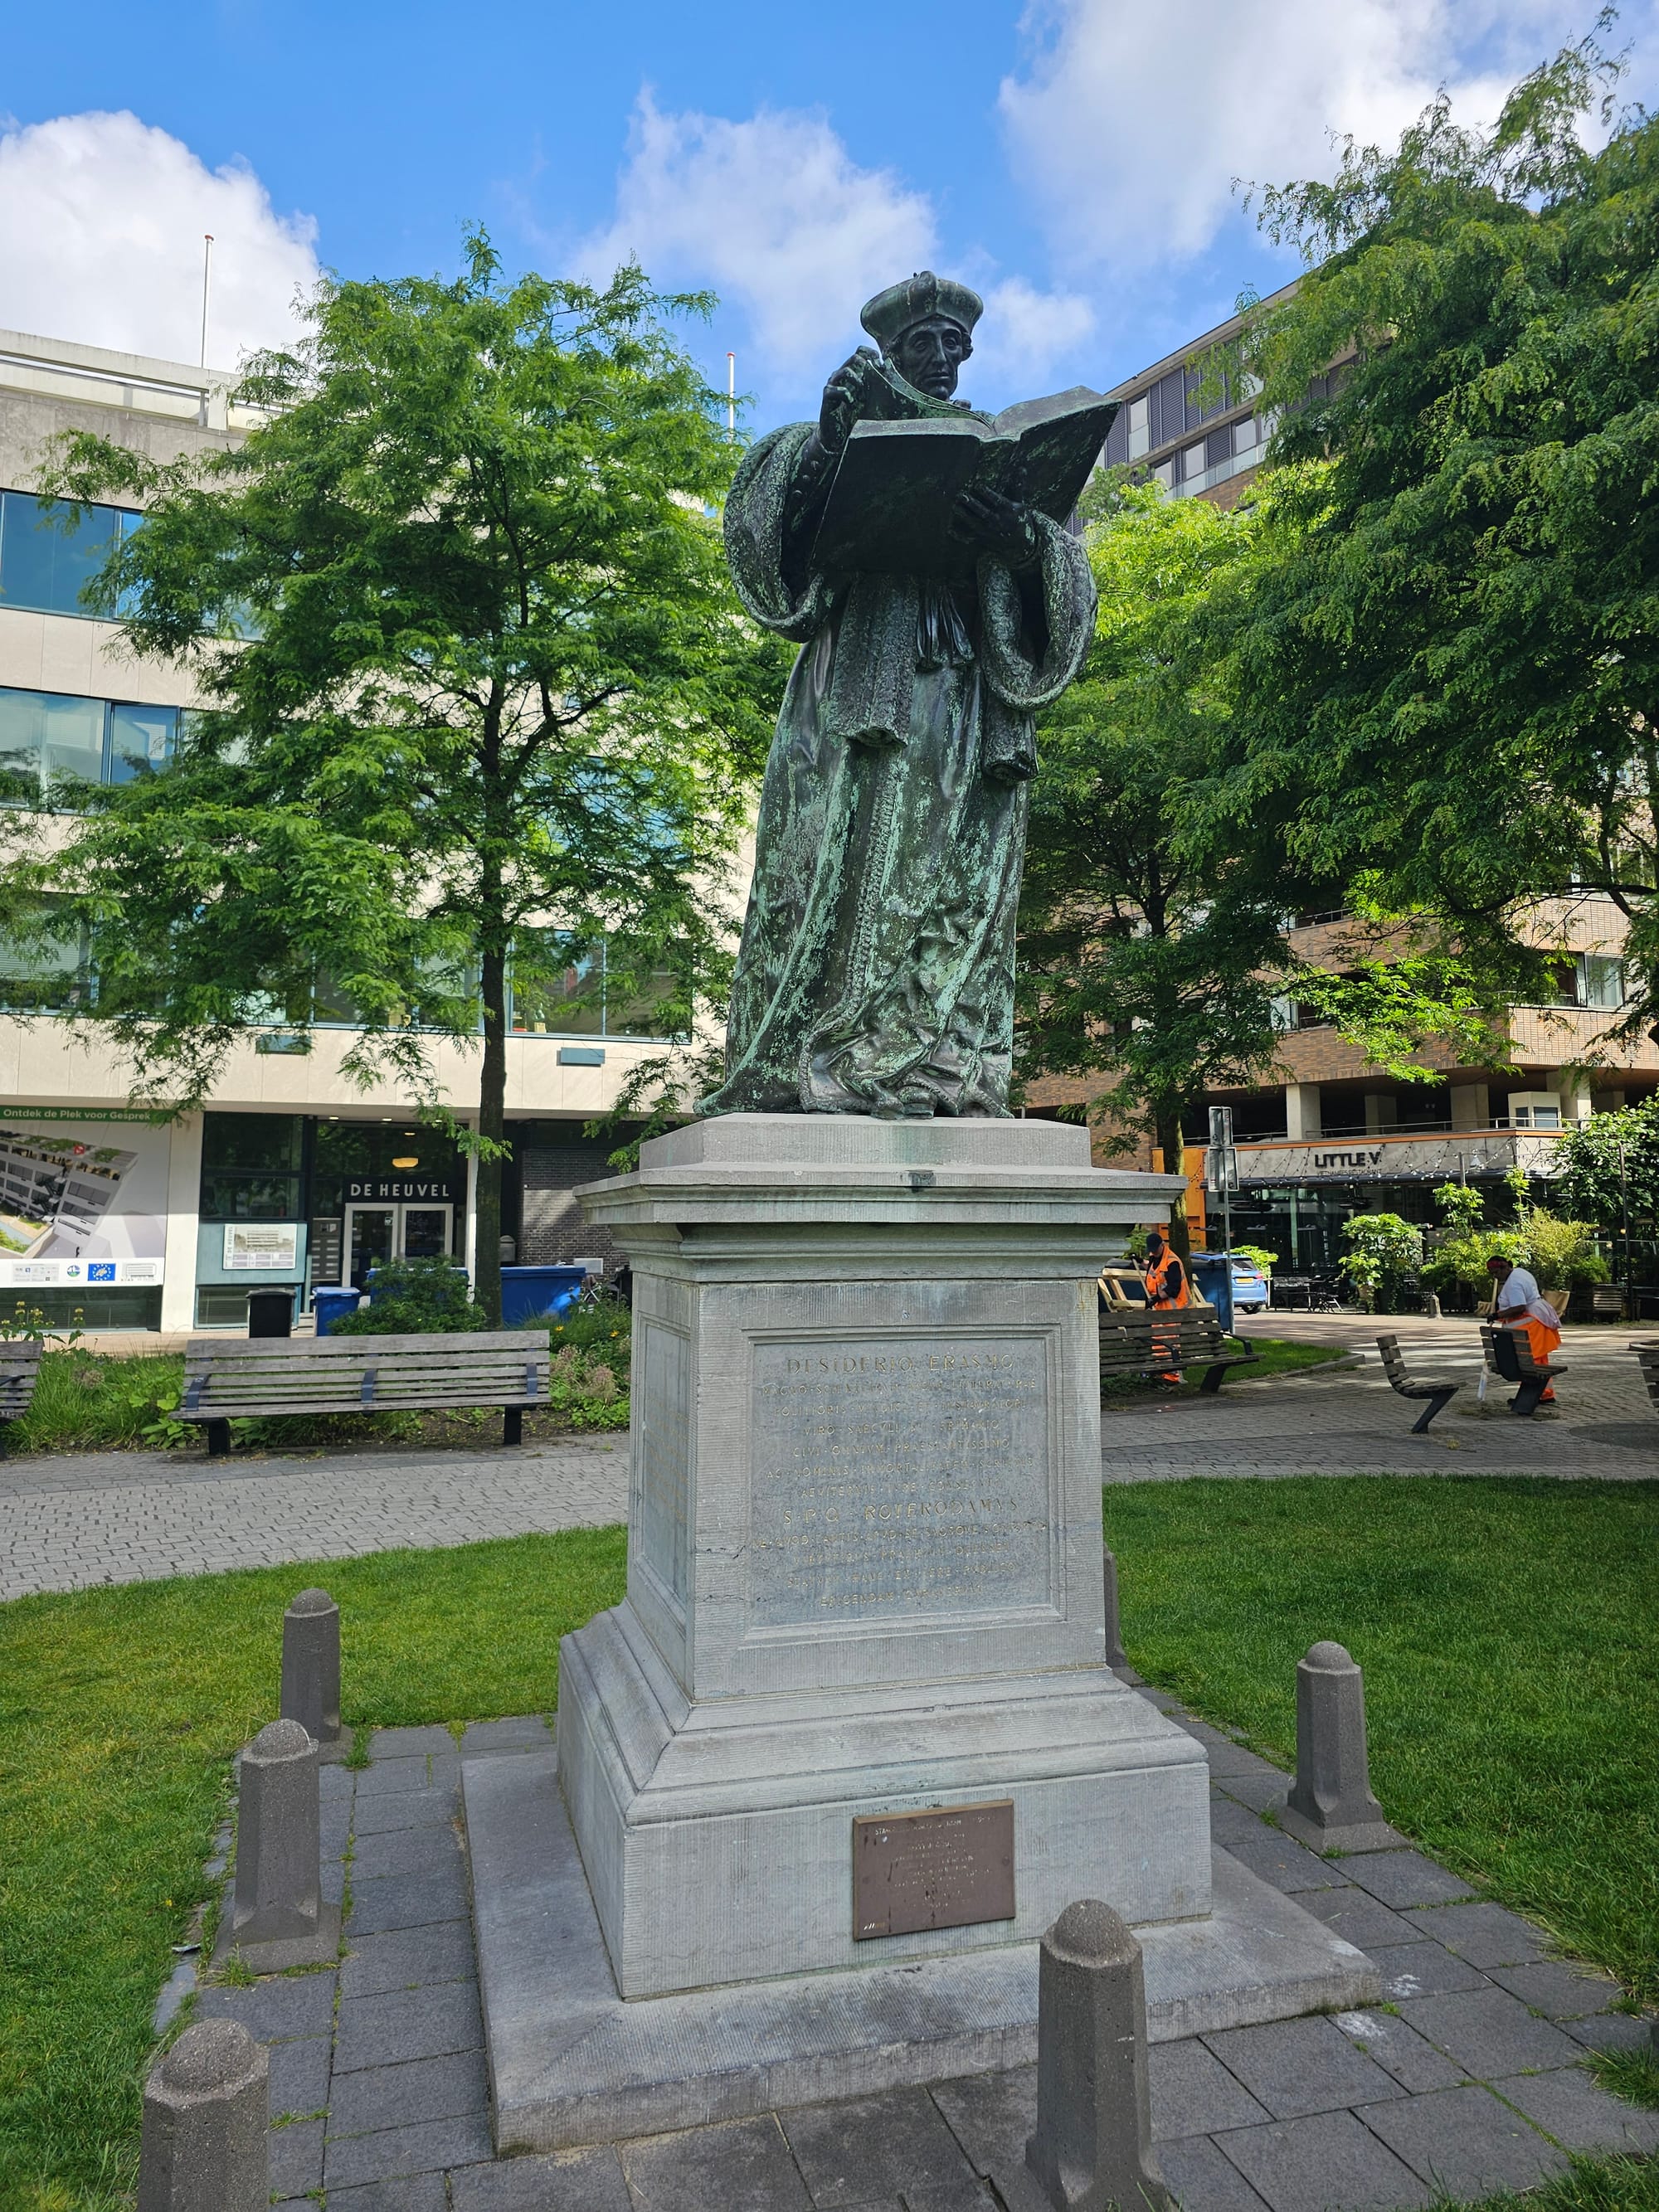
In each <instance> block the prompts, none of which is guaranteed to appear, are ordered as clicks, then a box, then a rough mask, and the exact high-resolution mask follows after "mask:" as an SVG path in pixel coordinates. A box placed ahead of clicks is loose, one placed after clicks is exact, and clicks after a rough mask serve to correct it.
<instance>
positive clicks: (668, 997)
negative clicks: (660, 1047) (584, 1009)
mask: <svg viewBox="0 0 1659 2212" xmlns="http://www.w3.org/2000/svg"><path fill="white" fill-rule="evenodd" d="M629 988H631V989H632V992H633V995H632V996H631V997H629V996H624V995H623V993H622V992H620V991H608V992H607V994H606V1000H605V1035H606V1036H630V1037H672V1036H680V1035H681V1034H682V1033H683V1030H684V1024H683V1023H678V1022H676V1020H675V1018H674V1016H673V1013H672V1012H671V1011H670V1010H671V1009H672V1008H675V1007H677V1006H680V1005H681V1003H682V1001H683V1000H684V988H683V986H682V984H681V982H680V979H679V977H678V975H675V973H674V971H673V969H671V968H651V969H647V970H646V972H645V974H644V975H642V976H635V977H630V978H629Z"/></svg>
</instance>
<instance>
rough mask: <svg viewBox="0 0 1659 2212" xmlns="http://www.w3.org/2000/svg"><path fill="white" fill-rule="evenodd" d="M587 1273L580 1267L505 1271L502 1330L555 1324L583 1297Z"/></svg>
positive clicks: (503, 1279) (502, 1294)
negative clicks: (584, 1280) (522, 1325)
mask: <svg viewBox="0 0 1659 2212" xmlns="http://www.w3.org/2000/svg"><path fill="white" fill-rule="evenodd" d="M585 1272H586V1271H585V1270H584V1269H582V1268H580V1267H503V1268H502V1269H501V1326H502V1328H519V1327H520V1325H521V1323H523V1322H532V1321H548V1320H556V1319H557V1318H558V1316H560V1315H561V1314H562V1313H568V1312H569V1310H570V1309H571V1307H572V1306H574V1304H575V1303H576V1300H577V1297H579V1296H580V1291H581V1287H582V1279H583V1276H584V1273H585Z"/></svg>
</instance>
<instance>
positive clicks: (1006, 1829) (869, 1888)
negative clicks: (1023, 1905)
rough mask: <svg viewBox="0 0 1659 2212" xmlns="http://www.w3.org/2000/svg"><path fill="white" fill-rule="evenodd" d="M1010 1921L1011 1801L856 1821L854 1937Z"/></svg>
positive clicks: (1011, 1875)
mask: <svg viewBox="0 0 1659 2212" xmlns="http://www.w3.org/2000/svg"><path fill="white" fill-rule="evenodd" d="M1013 1917H1014V1802H1013V1800H1012V1797H1002V1798H998V1799H997V1800H996V1801H995V1802H993V1803H991V1804H987V1805H946V1806H941V1807H940V1808H939V1809H938V1810H937V1811H933V1812H927V1813H896V1814H889V1815H887V1816H886V1817H885V1818H880V1819H860V1820H854V1823H853V1940H854V1942H855V1943H861V1942H865V1941H866V1939H867V1938H868V1937H870V1936H909V1935H912V1934H914V1933H915V1930H916V1929H918V1928H971V1927H974V1926H975V1925H976V1924H977V1923H979V1922H981V1921H984V1920H1012V1918H1013Z"/></svg>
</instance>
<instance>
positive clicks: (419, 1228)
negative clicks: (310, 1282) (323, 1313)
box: [345, 1201, 455, 1291]
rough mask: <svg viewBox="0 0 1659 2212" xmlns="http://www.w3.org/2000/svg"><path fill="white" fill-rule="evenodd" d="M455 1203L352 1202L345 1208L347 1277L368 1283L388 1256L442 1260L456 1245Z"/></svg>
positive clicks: (357, 1285)
mask: <svg viewBox="0 0 1659 2212" xmlns="http://www.w3.org/2000/svg"><path fill="white" fill-rule="evenodd" d="M454 1223H455V1209H454V1207H453V1206H428V1205H412V1204H391V1205H368V1204H365V1203H362V1202H361V1201H353V1202H351V1203H349V1204H348V1205H347V1206H346V1210H345V1253H346V1267H347V1273H346V1280H347V1281H348V1282H349V1283H350V1284H351V1285H352V1286H353V1288H354V1289H356V1290H360V1291H362V1290H366V1289H367V1288H368V1273H369V1270H370V1268H371V1267H383V1266H384V1265H385V1263H386V1261H388V1260H441V1259H444V1258H447V1255H449V1253H450V1252H451V1251H452V1250H453V1237H454Z"/></svg>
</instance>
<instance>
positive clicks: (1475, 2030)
mask: <svg viewBox="0 0 1659 2212" xmlns="http://www.w3.org/2000/svg"><path fill="white" fill-rule="evenodd" d="M1144 1694H1146V1695H1149V1696H1152V1697H1153V1698H1154V1699H1155V1702H1157V1703H1158V1705H1160V1707H1161V1708H1162V1709H1163V1710H1164V1711H1166V1712H1168V1713H1170V1715H1172V1717H1175V1718H1176V1720H1177V1721H1178V1722H1179V1723H1181V1724H1182V1725H1183V1726H1186V1727H1188V1728H1189V1729H1191V1731H1192V1733H1193V1734H1194V1735H1195V1736H1197V1737H1198V1739H1199V1740H1200V1741H1201V1742H1202V1743H1204V1744H1205V1745H1206V1747H1207V1749H1208V1751H1209V1753H1210V1758H1211V1767H1212V1776H1213V1784H1212V1800H1213V1807H1214V1811H1213V1821H1214V1828H1215V1835H1216V1840H1217V1841H1218V1843H1219V1844H1222V1845H1223V1846H1224V1848H1225V1849H1226V1850H1229V1851H1231V1852H1233V1853H1234V1854H1235V1855H1236V1856H1237V1857H1238V1858H1239V1859H1241V1860H1242V1861H1243V1863H1245V1864H1246V1865H1247V1866H1249V1868H1250V1869H1252V1870H1253V1871H1254V1872H1255V1873H1256V1874H1257V1875H1261V1876H1262V1877H1263V1878H1264V1879H1266V1880H1267V1881H1271V1882H1272V1883H1273V1884H1274V1886H1275V1887H1279V1888H1280V1889H1283V1890H1285V1891H1286V1892H1290V1893H1294V1894H1295V1896H1296V1898H1297V1902H1298V1903H1299V1904H1301V1905H1305V1906H1306V1907H1307V1908H1308V1909H1309V1910H1310V1911H1313V1912H1315V1913H1316V1914H1317V1915H1318V1917H1320V1918H1321V1919H1322V1920H1323V1921H1324V1922H1325V1923H1327V1924H1328V1926H1329V1927H1331V1928H1333V1929H1336V1930H1337V1931H1339V1932H1340V1934H1342V1935H1344V1936H1346V1937H1347V1938H1348V1939H1349V1940H1350V1941H1352V1942H1355V1943H1357V1944H1358V1945H1360V1946H1361V1947H1362V1948H1364V1949H1365V1950H1366V1951H1367V1952H1368V1953H1369V1954H1370V1956H1371V1957H1372V1958H1373V1959H1375V1960H1376V1963H1377V1965H1378V1966H1379V1967H1380V1968H1381V1969H1382V1971H1383V1975H1384V1977H1385V1982H1386V1990H1387V1999H1386V2001H1387V2002H1389V2004H1390V2006H1391V2007H1392V2009H1391V2010H1389V2011H1387V2012H1385V2011H1383V2010H1382V2009H1380V2008H1373V2009H1370V2010H1368V2011H1365V2012H1356V2013H1341V2014H1337V2015H1334V2016H1316V2017H1309V2018H1304V2019H1301V2020H1294V2021H1281V2022H1279V2023H1276V2024H1273V2025H1270V2026H1267V2027H1243V2028H1233V2029H1229V2030H1227V2031H1226V2032H1225V2033H1219V2034H1215V2035H1208V2036H1200V2037H1197V2038H1194V2039H1189V2040H1187V2041H1182V2042H1175V2043H1165V2044H1158V2045H1154V2046H1153V2048H1152V2124H1153V2133H1154V2136H1155V2137H1156V2138H1157V2141H1158V2155H1159V2157H1160V2159H1161V2160H1162V2162H1163V2165H1164V2172H1165V2175H1166V2177H1167V2179H1169V2180H1170V2183H1171V2185H1173V2186H1174V2187H1175V2188H1176V2191H1178V2192H1179V2194H1180V2196H1181V2199H1182V2204H1183V2206H1184V2207H1185V2212H1264V2208H1265V2212H1323V2208H1325V2207H1327V2206H1328V2205H1333V2204H1340V2205H1342V2206H1344V2207H1345V2208H1349V2212H1360V2208H1368V2207H1375V2208H1377V2212H1383V2208H1391V2207H1396V2206H1398V2207H1406V2206H1416V2205H1424V2204H1427V2203H1430V2202H1431V2199H1432V2198H1433V2197H1435V2196H1436V2194H1437V2193H1438V2192H1441V2191H1443V2192H1444V2193H1446V2194H1448V2195H1450V2196H1453V2197H1462V2198H1465V2199H1468V2198H1474V2197H1480V2196H1483V2195H1486V2194H1487V2193H1489V2192H1491V2191H1494V2190H1496V2189H1498V2188H1525V2187H1527V2186H1528V2185H1531V2184H1532V2183H1534V2182H1537V2181H1541V2180H1543V2179H1547V2178H1548V2177H1549V2176H1550V2175H1552V2174H1554V2173H1559V2172H1562V2171H1564V2170H1565V2166H1566V2164H1567V2156H1566V2154H1567V2153H1568V2152H1570V2151H1577V2150H1586V2151H1588V2150H1599V2151H1613V2150H1632V2151H1641V2152H1651V2151H1654V2150H1656V2149H1659V2113H1653V2112H1641V2111H1638V2110H1637V2109H1636V2108H1634V2107H1633V2106H1628V2105H1626V2104H1625V2103H1623V2102H1622V2101H1620V2100H1618V2099H1616V2098H1614V2097H1612V2096H1610V2095H1608V2094H1607V2093H1606V2092H1605V2091H1603V2090H1601V2088H1599V2087H1597V2086H1596V2084H1595V2081H1594V2080H1593V2079H1592V2077H1591V2075H1590V2074H1589V2070H1588V2068H1587V2066H1586V2063H1585V2061H1586V2058H1587V2055H1588V2054H1589V2052H1590V2051H1595V2050H1596V2049H1607V2048H1616V2047H1626V2046H1632V2045H1636V2044H1637V2043H1638V2042H1639V2041H1641V2040H1643V2039H1644V2038H1645V2035H1646V2027H1645V2025H1644V2023H1643V2022H1640V2021H1636V2020H1633V2019H1632V2018H1631V2017H1630V2016H1629V2015H1626V2014H1623V2013H1618V2012H1613V2011H1611V2010H1609V2009H1608V2007H1609V2004H1610V2002H1611V2001H1612V2000H1613V1998H1614V1997H1616V1996H1617V1994H1618V1991H1617V1987H1616V1985H1615V1984H1613V1983H1612V1982H1610V1981H1608V1980H1607V1979H1606V1978H1604V1977H1602V1976H1601V1975H1599V1974H1597V1973H1595V1972H1592V1971H1591V1970H1589V1969H1588V1968H1584V1967H1581V1966H1574V1965H1572V1964H1571V1963H1570V1962H1567V1961H1565V1960H1560V1959H1559V1958H1552V1957H1551V1956H1549V1954H1548V1949H1547V1943H1546V1942H1545V1939H1544V1937H1543V1936H1541V1933H1540V1932H1539V1930H1537V1929H1534V1928H1533V1927H1531V1926H1530V1925H1529V1924H1528V1923H1527V1922H1526V1921H1525V1920H1523V1919H1521V1918H1520V1917H1517V1916H1516V1914H1514V1913H1512V1912H1509V1911H1504V1910H1503V1909H1502V1908H1500V1907H1499V1906H1497V1905H1491V1904H1486V1903H1482V1902H1480V1901H1479V1900H1478V1899H1475V1898H1474V1896H1473V1893H1471V1892H1470V1891H1469V1889H1468V1887H1467V1886H1466V1885H1465V1884H1464V1883H1462V1881H1458V1880H1457V1879H1456V1878H1455V1876H1453V1875H1449V1874H1448V1873H1446V1872H1445V1871H1444V1870H1443V1869H1441V1868H1440V1867H1438V1866H1437V1865H1435V1864H1434V1863H1433V1862H1432V1861H1431V1860H1430V1859H1428V1858H1425V1857H1423V1856H1422V1855H1420V1854H1419V1853H1418V1852H1416V1851H1414V1850H1397V1851H1384V1852H1373V1853H1366V1854H1362V1855H1360V1856H1358V1857H1348V1858H1344V1859H1341V1860H1327V1859H1321V1858H1318V1857H1315V1856H1314V1855H1313V1854H1312V1853H1311V1852H1309V1851H1306V1850H1303V1849H1302V1848H1301V1846H1300V1845H1299V1844H1295V1843H1292V1842H1291V1841H1290V1840H1289V1839H1288V1838H1285V1836H1284V1835H1283V1834H1281V1833H1280V1832H1279V1831H1278V1830H1277V1829H1275V1828H1274V1827H1273V1826H1269V1825H1268V1824H1267V1823H1266V1822H1265V1821H1263V1820H1261V1819H1260V1818H1259V1817H1258V1811H1257V1808H1260V1807H1261V1806H1263V1805H1265V1804H1266V1803H1267V1802H1269V1800H1270V1799H1271V1797H1272V1796H1273V1794H1274V1793H1275V1791H1277V1790H1280V1789H1282V1787H1283V1785H1284V1779H1285V1778H1284V1777H1283V1776H1282V1775H1281V1774H1279V1772H1278V1771H1277V1770H1276V1769H1274V1768H1273V1767H1272V1766H1270V1765H1267V1762H1266V1761H1265V1760H1262V1759H1257V1758H1256V1757H1255V1756H1254V1755H1253V1754H1252V1753H1249V1752H1248V1751H1246V1750H1244V1749H1243V1747H1240V1746H1239V1745H1237V1743H1234V1742H1233V1741H1231V1740H1230V1739H1229V1738H1228V1737H1226V1736H1225V1735H1221V1734H1219V1733H1218V1731H1216V1730H1215V1729H1210V1728H1208V1727H1206V1725H1205V1724H1204V1723H1200V1722H1197V1721H1194V1720H1192V1719H1190V1717H1188V1716H1187V1715H1186V1714H1185V1713H1184V1712H1183V1711H1182V1709H1181V1708H1180V1706H1179V1705H1176V1703H1175V1701H1174V1700H1173V1699H1168V1698H1166V1697H1164V1696H1163V1695H1162V1693H1160V1692H1150V1691H1149V1692H1144ZM546 1743H547V1733H546V1729H545V1728H544V1724H543V1723H541V1722H540V1721H539V1720H537V1719H534V1718H530V1719H526V1720H520V1721H497V1722H490V1723H483V1725H480V1726H475V1727H472V1728H470V1729H467V1731H466V1733H465V1736H464V1738H463V1739H462V1741H461V1743H460V1745H459V1748H458V1747H457V1744H456V1742H455V1740H454V1738H453V1735H451V1734H450V1733H449V1732H448V1731H447V1730H446V1729H441V1728H427V1729H384V1730H381V1731H380V1733H379V1734H378V1735H376V1736H375V1737H374V1740H373V1741H372V1744H371V1747H370V1748H371V1752H372V1753H373V1760H372V1764H371V1765H369V1766H368V1767H367V1768H366V1769H363V1770H361V1771H357V1772H354V1771H352V1770H351V1769H349V1768H348V1767H345V1766H340V1765H335V1766H329V1767H325V1769H324V1770H323V1787H324V1791H325V1798H324V1835H325V1840H324V1850H325V1857H326V1858H327V1860H328V1866H327V1869H326V1872H327V1875H328V1876H329V1881H328V1884H327V1887H328V1889H329V1892H330V1893H331V1895H332V1896H333V1897H335V1898H336V1899H339V1898H342V1897H343V1896H344V1895H345V1893H346V1890H347V1884H348V1880H349V1905H350V1911H349V1917H348V1918H347V1921H346V1935H347V1956H346V1958H345V1960H343V1964H342V1965H341V1966H340V1967H339V1968H338V1969H337V1971H335V1970H328V1971H322V1972H314V1973H309V1974H301V1975H289V1976H283V1977H277V1978H269V1979H265V1980H262V1981H260V1982H258V1984H255V1985H253V1986H252V1987H245V1988H225V1987H216V1988H210V1989H207V1990H204V1991H203V1992H202V1993H201V1994H200V1996H199V1997H198V2000H197V2017H198V2018H200V2017H204V2016H213V2015H228V2016H229V2017H232V2018H234V2019H237V2020H240V2021H243V2022H244V2023H245V2024H246V2027H248V2028H249V2029H250V2030H251V2031H252V2033H254V2034H255V2035H257V2036H258V2037H259V2038H260V2039H263V2040H264V2041H266V2042H268V2043H269V2045H270V2084H271V2087H270V2096H271V2110H272V2114H273V2118H274V2119H275V2121H276V2124H274V2125H273V2127H272V2130H271V2134H270V2152H271V2185H272V2189H273V2191H274V2194H275V2197H276V2201H277V2202H278V2203H279V2204H280V2205H281V2206H282V2207H283V2212H303V2208H304V2206H305V2204H306V2203H307V2202H308V2201H309V2197H308V2192H312V2191H318V2190H319V2189H320V2190H325V2191H326V2192H327V2197H328V2204H329V2212H445V2208H450V2209H451V2212H647V2208H648V2212H708V2207H709V2206H711V2205H718V2206H720V2208H721V2212H809V2208H814V2209H815V2212H854V2208H860V2212H969V2208H974V2212H994V2208H995V2207H996V2206H997V2205H998V2204H999V2203H1000V2202H1006V2203H1007V2204H1008V2205H1009V2206H1010V2207H1011V2208H1012V2212H1026V2208H1027V2207H1028V2206H1029V2205H1030V2204H1031V2203H1034V2202H1035V2201H1036V2200H1035V2199H1034V2198H1033V2197H1031V2195H1030V2191H1029V2188H1028V2187H1027V2186H1026V2185H1024V2177H1023V2175H1022V2174H1021V2172H1020V2168H1021V2166H1022V2162H1023V2160H1024V2142H1025V2137H1026V2135H1027V2133H1028V2132H1029V2131H1030V2127H1031V2125H1032V2124H1033V2120H1034V2118H1035V2111H1036V2069H1035V2068H1034V2067H1026V2068H1022V2069H1018V2071H1016V2072H1012V2073H1005V2074H993V2075H978V2076H975V2077H973V2078H970V2079H967V2080H963V2081H952V2082H948V2083H945V2084H943V2085H941V2086H939V2087H935V2088H934V2089H933V2090H932V2091H931V2092H930V2091H927V2090H923V2089H906V2090H896V2091H894V2092H891V2093H889V2094H887V2095H884V2096H876V2097H868V2098H862V2099H860V2100H856V2101H855V2102H854V2103H852V2104H829V2105H818V2106H807V2107H802V2108H799V2109H797V2110H794V2111H790V2112H780V2113H776V2114H766V2115H763V2116H761V2117H759V2118H753V2119H747V2120H739V2121H732V2122H729V2123H726V2124H720V2125H715V2126H712V2127H708V2128H699V2129H692V2130H685V2131H683V2132H679V2133H677V2134H673V2135H667V2136H648V2137H645V2138H642V2139H641V2140H638V2141H635V2142H627V2143H623V2144H620V2145H618V2146H617V2147H616V2148H609V2147H606V2148H598V2149H592V2150H585V2151H572V2152H568V2153H564V2154H560V2155H558V2156H556V2157H552V2158H514V2159H507V2160H495V2158H493V2157H492V2154H491V2147H490V2136H489V2113H488V2107H487V2101H486V2092H485V2076H484V2060H483V2036H482V2028H481V2022H480V2015H479V2006H478V1993H477V1966H476V1960H475V1955H474V1950H473V1942H472V1931H471V1922H470V1920H469V1917H468V1899H467V1879H466V1869H465V1858H464V1855H463V1846H462V1841H461V1834H460V1829H459V1778H460V1768H461V1761H462V1759H464V1758H466V1757H469V1756H478V1755H493V1754H500V1753H510V1752H512V1751H514V1750H516V1749H521V1748H529V1747H537V1748H544V1747H545V1746H546ZM998 2183H1000V2185H1001V2190H1002V2194H1001V2196H999V2195H997V2194H994V2193H993V2190H994V2185H996V2184H998Z"/></svg>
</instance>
